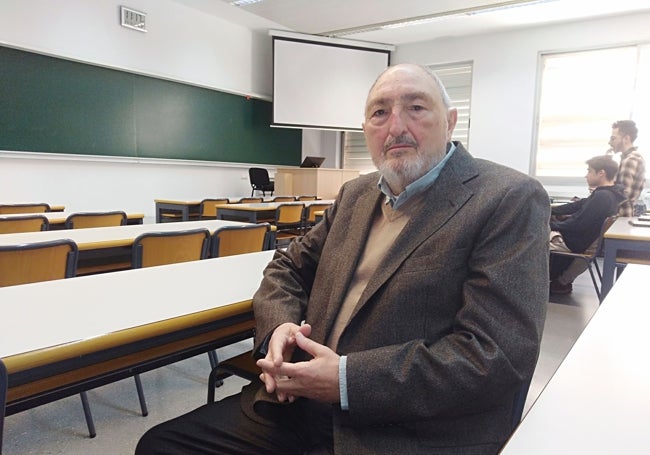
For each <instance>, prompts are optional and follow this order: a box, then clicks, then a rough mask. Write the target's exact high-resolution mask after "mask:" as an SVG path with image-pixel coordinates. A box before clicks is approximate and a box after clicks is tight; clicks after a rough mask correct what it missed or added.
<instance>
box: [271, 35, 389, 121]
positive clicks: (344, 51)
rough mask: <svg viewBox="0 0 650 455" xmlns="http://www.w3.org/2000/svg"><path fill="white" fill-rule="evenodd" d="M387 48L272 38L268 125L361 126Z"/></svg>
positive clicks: (385, 60) (386, 62)
mask: <svg viewBox="0 0 650 455" xmlns="http://www.w3.org/2000/svg"><path fill="white" fill-rule="evenodd" d="M389 64H390V51H388V50H383V49H382V50H378V49H371V48H365V47H360V46H350V45H340V44H330V43H324V42H320V41H308V40H301V39H293V38H286V37H279V36H274V37H273V125H274V126H282V127H295V128H317V129H330V130H343V131H345V130H357V131H359V130H361V123H362V122H363V119H364V107H365V102H366V97H367V95H368V90H369V89H370V86H371V85H372V84H373V82H374V81H375V80H376V79H377V76H378V75H379V74H380V73H381V72H382V71H383V70H385V69H386V68H387V67H388V66H389Z"/></svg>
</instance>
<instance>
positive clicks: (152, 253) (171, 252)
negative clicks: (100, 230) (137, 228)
mask: <svg viewBox="0 0 650 455" xmlns="http://www.w3.org/2000/svg"><path fill="white" fill-rule="evenodd" d="M209 247H210V231H208V230H207V229H189V230H184V231H169V232H147V233H144V234H141V235H139V236H138V237H136V238H135V240H134V241H133V250H132V258H131V260H132V264H133V268H134V269H139V268H141V267H153V266H156V265H165V264H175V263H177V262H188V261H198V260H199V259H205V258H207V257H208V251H209Z"/></svg>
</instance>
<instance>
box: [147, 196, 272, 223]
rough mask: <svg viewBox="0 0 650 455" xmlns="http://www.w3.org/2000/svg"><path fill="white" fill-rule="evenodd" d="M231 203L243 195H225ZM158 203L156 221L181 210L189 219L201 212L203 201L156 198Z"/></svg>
mask: <svg viewBox="0 0 650 455" xmlns="http://www.w3.org/2000/svg"><path fill="white" fill-rule="evenodd" d="M224 199H228V200H229V201H230V203H231V204H233V203H237V202H238V201H239V200H241V199H242V196H237V197H224ZM271 199H272V198H269V197H267V198H264V200H265V201H271ZM154 202H155V203H156V223H161V222H162V214H163V213H165V212H180V215H181V221H189V220H190V216H194V217H198V216H199V213H200V212H201V201H178V200H173V199H155V200H154Z"/></svg>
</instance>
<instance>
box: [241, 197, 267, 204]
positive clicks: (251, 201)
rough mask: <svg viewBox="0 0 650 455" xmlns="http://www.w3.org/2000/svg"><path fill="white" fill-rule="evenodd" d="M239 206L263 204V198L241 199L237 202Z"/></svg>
mask: <svg viewBox="0 0 650 455" xmlns="http://www.w3.org/2000/svg"><path fill="white" fill-rule="evenodd" d="M238 202H239V204H258V203H260V202H264V198H261V197H243V198H241V199H240V200H239V201H238Z"/></svg>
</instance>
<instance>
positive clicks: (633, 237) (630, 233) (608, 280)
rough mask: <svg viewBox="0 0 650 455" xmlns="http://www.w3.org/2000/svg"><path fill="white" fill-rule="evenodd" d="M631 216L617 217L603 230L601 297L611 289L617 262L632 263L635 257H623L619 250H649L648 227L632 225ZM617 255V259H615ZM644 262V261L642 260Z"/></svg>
mask: <svg viewBox="0 0 650 455" xmlns="http://www.w3.org/2000/svg"><path fill="white" fill-rule="evenodd" d="M631 219H632V218H629V217H619V218H618V219H617V220H616V221H615V222H614V224H612V226H611V227H610V228H609V229H608V230H607V232H605V235H604V245H603V253H604V260H603V284H602V290H601V296H602V298H605V296H607V293H608V292H609V291H610V289H612V286H613V284H614V274H615V272H616V263H617V262H626V263H633V262H635V259H632V258H630V259H623V258H621V257H620V254H619V253H618V252H619V251H620V250H627V251H638V252H646V253H648V252H650V227H643V226H632V225H630V223H629V221H630V220H631ZM617 257H618V259H617ZM642 262H645V261H642Z"/></svg>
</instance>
